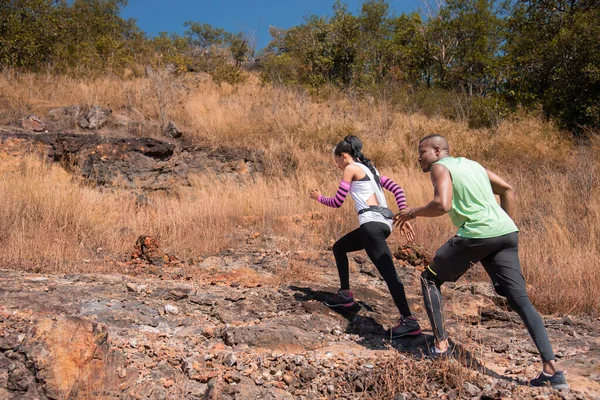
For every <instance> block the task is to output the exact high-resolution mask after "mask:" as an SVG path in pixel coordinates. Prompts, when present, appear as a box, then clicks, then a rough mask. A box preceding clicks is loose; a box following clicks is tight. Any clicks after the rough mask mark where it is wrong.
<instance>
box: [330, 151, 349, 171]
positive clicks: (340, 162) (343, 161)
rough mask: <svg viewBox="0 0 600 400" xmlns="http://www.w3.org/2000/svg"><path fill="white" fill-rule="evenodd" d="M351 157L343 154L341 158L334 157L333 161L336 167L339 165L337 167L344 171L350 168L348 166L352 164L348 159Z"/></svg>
mask: <svg viewBox="0 0 600 400" xmlns="http://www.w3.org/2000/svg"><path fill="white" fill-rule="evenodd" d="M349 157H350V156H349V155H348V154H346V153H342V154H341V155H339V156H336V155H335V154H334V155H333V160H334V161H335V165H337V167H338V168H339V169H341V170H342V171H343V170H344V168H346V167H347V166H348V164H350V163H349V162H348V160H347V158H349Z"/></svg>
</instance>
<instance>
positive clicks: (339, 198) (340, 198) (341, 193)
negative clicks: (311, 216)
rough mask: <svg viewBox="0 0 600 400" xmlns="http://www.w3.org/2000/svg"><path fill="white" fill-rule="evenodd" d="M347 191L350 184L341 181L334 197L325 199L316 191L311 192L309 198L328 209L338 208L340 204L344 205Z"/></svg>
mask: <svg viewBox="0 0 600 400" xmlns="http://www.w3.org/2000/svg"><path fill="white" fill-rule="evenodd" d="M349 191H350V182H346V181H344V180H342V181H341V182H340V186H338V190H337V192H336V194H335V196H334V197H325V196H323V195H322V194H321V192H319V191H318V190H312V191H311V192H310V198H311V199H314V200H317V201H318V202H319V203H321V204H324V205H326V206H328V207H332V208H340V207H341V206H342V204H344V200H346V196H348V192H349Z"/></svg>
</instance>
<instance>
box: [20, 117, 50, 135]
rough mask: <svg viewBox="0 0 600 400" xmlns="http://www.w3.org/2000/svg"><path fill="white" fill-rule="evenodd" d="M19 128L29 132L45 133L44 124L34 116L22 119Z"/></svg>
mask: <svg viewBox="0 0 600 400" xmlns="http://www.w3.org/2000/svg"><path fill="white" fill-rule="evenodd" d="M21 127H22V128H23V129H25V130H26V131H30V132H44V131H46V124H44V123H43V122H42V120H41V119H39V118H38V117H37V116H35V115H30V116H28V117H27V118H23V119H22V120H21Z"/></svg>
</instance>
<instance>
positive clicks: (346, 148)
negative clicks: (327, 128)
mask: <svg viewBox="0 0 600 400" xmlns="http://www.w3.org/2000/svg"><path fill="white" fill-rule="evenodd" d="M361 150H362V142H361V140H360V139H359V138H358V137H356V136H354V135H348V136H346V137H345V138H344V140H342V141H341V142H339V143H338V144H337V146H335V149H334V150H333V154H334V155H336V156H337V157H341V156H342V154H343V153H346V154H348V155H350V157H352V158H353V159H355V160H358V155H359V154H360V151H361Z"/></svg>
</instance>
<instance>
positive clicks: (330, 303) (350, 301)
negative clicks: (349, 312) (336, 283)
mask: <svg viewBox="0 0 600 400" xmlns="http://www.w3.org/2000/svg"><path fill="white" fill-rule="evenodd" d="M325 305H326V306H327V307H330V308H338V307H347V308H350V307H354V306H355V305H356V302H355V301H354V296H352V292H351V291H349V290H343V289H340V290H338V292H337V294H336V295H335V296H333V297H331V298H330V299H329V300H327V301H326V302H325Z"/></svg>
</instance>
